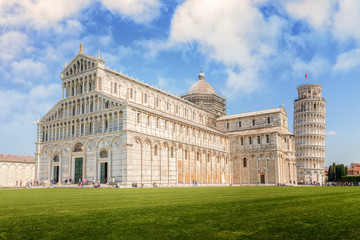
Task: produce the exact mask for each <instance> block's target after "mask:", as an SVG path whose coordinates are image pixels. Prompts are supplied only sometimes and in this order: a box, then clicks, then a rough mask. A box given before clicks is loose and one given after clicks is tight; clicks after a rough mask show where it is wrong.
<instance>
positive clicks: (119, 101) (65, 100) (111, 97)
mask: <svg viewBox="0 0 360 240" xmlns="http://www.w3.org/2000/svg"><path fill="white" fill-rule="evenodd" d="M92 94H97V95H98V96H103V97H105V98H109V99H111V100H113V101H115V102H117V103H122V102H123V100H122V99H120V98H117V97H114V96H112V95H109V94H106V93H104V92H99V91H97V90H95V91H91V92H88V93H84V94H81V95H76V96H73V97H70V98H63V99H60V100H59V101H58V102H57V103H56V104H55V106H53V107H52V108H51V109H50V110H49V111H48V112H47V113H46V114H45V115H44V116H43V117H42V118H41V119H40V122H44V121H45V120H46V118H47V117H48V116H49V115H50V114H51V113H52V112H53V111H54V110H55V109H56V108H57V107H58V106H59V105H60V104H61V103H63V102H67V101H69V100H71V98H74V99H76V98H79V97H84V96H86V95H92Z"/></svg>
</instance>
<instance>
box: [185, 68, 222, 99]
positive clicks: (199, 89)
mask: <svg viewBox="0 0 360 240" xmlns="http://www.w3.org/2000/svg"><path fill="white" fill-rule="evenodd" d="M198 77H199V81H197V82H196V83H194V85H192V86H191V88H190V89H189V91H188V92H187V94H188V95H190V94H215V95H217V93H216V91H215V89H214V88H213V87H212V86H211V85H210V84H209V83H208V82H206V81H205V74H204V73H203V71H201V73H200V74H199V76H198Z"/></svg>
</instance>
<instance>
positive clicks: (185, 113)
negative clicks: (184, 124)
mask: <svg viewBox="0 0 360 240" xmlns="http://www.w3.org/2000/svg"><path fill="white" fill-rule="evenodd" d="M186 115H187V109H184V116H185V117H186Z"/></svg>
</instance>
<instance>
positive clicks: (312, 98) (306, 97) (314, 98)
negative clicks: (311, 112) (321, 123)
mask: <svg viewBox="0 0 360 240" xmlns="http://www.w3.org/2000/svg"><path fill="white" fill-rule="evenodd" d="M304 99H308V100H324V101H325V102H326V100H325V98H323V97H308V96H305V97H301V98H295V99H294V102H297V101H300V100H304Z"/></svg>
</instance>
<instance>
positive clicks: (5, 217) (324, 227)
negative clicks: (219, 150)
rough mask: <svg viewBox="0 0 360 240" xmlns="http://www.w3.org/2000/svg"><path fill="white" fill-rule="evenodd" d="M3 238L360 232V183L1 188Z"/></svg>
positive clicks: (339, 235)
mask: <svg viewBox="0 0 360 240" xmlns="http://www.w3.org/2000/svg"><path fill="white" fill-rule="evenodd" d="M0 239H360V187H224V188H157V189H101V188H100V189H59V188H58V189H55V188H54V189H21V190H0Z"/></svg>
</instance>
